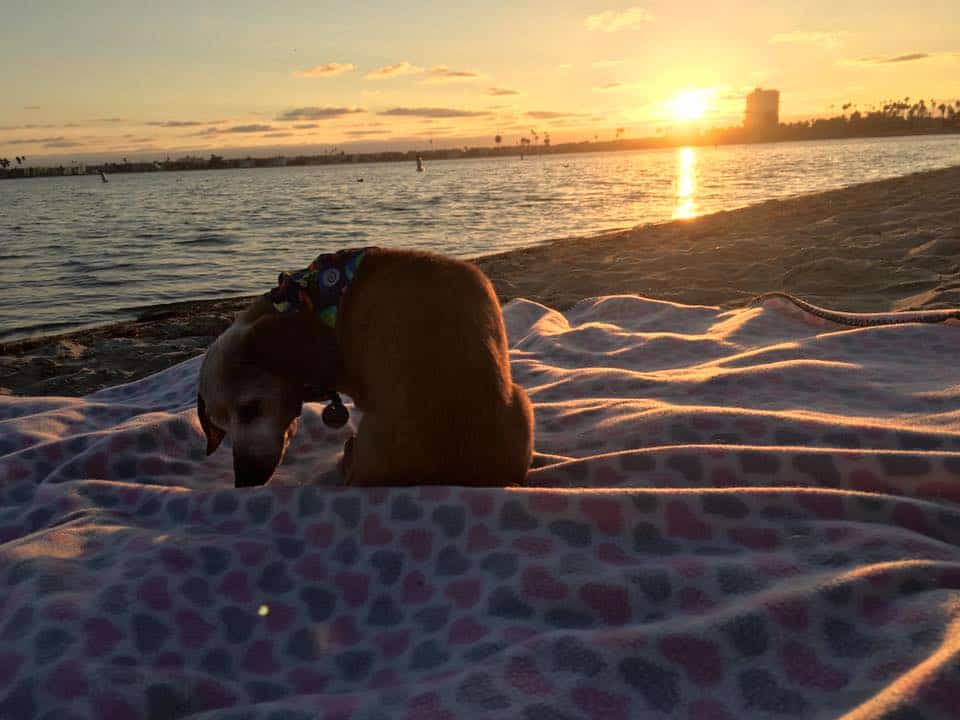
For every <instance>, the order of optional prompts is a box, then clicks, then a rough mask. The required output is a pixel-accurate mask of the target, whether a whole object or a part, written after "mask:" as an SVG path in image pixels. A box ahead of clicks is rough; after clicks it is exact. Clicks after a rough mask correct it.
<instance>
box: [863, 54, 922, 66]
mask: <svg viewBox="0 0 960 720" xmlns="http://www.w3.org/2000/svg"><path fill="white" fill-rule="evenodd" d="M931 57H933V55H931V54H930V53H921V52H914V53H906V54H904V55H891V56H888V57H872V58H859V59H857V60H850V61H848V64H850V65H889V64H891V63H904V62H913V61H914V60H926V59H927V58H931Z"/></svg>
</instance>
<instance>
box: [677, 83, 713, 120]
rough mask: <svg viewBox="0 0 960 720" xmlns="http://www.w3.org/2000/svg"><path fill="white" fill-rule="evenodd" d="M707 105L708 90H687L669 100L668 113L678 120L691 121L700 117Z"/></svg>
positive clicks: (708, 101)
mask: <svg viewBox="0 0 960 720" xmlns="http://www.w3.org/2000/svg"><path fill="white" fill-rule="evenodd" d="M709 105H710V91H709V90H689V91H687V92H683V93H680V94H679V95H677V96H676V97H675V98H673V100H671V101H670V113H671V115H672V116H673V119H674V120H676V121H678V122H691V121H693V120H699V119H700V118H702V117H703V116H704V113H706V111H707V107H708V106H709Z"/></svg>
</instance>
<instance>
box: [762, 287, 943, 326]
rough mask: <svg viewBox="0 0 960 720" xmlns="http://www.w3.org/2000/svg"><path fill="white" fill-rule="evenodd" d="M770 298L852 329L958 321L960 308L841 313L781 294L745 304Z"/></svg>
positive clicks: (768, 295)
mask: <svg viewBox="0 0 960 720" xmlns="http://www.w3.org/2000/svg"><path fill="white" fill-rule="evenodd" d="M770 298H781V299H783V300H788V301H790V302H791V303H793V304H794V305H796V306H797V307H798V308H800V309H801V310H803V311H804V312H808V313H810V314H811V315H816V316H817V317H820V318H823V319H824V320H829V321H830V322H835V323H838V324H840V325H850V326H853V327H873V326H877V325H902V324H904V323H941V322H944V321H945V320H960V308H956V309H950V308H946V309H943V310H907V311H904V312H889V313H855V312H843V311H840V310H827V309H826V308H822V307H817V306H816V305H811V304H810V303H808V302H807V301H806V300H801V299H800V298H798V297H794V296H793V295H788V294H787V293H782V292H770V293H764V294H763V295H757V296H756V297H755V298H753V299H751V300H750V301H749V302H748V303H747V307H755V306H757V305H762V304H763V302H764V301H765V300H769V299H770Z"/></svg>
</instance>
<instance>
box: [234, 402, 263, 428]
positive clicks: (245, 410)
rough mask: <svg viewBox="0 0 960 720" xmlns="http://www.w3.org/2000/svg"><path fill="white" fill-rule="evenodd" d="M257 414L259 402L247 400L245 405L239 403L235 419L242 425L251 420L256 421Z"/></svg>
mask: <svg viewBox="0 0 960 720" xmlns="http://www.w3.org/2000/svg"><path fill="white" fill-rule="evenodd" d="M259 414H260V401H259V400H249V401H247V402H245V403H241V404H240V406H239V407H238V408H237V418H238V419H239V420H240V422H242V423H248V422H250V421H252V420H256V418H257V416H258V415H259Z"/></svg>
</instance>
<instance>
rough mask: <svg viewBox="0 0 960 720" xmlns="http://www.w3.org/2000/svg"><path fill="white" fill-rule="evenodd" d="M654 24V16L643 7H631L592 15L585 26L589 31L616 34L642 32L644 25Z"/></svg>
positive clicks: (585, 22)
mask: <svg viewBox="0 0 960 720" xmlns="http://www.w3.org/2000/svg"><path fill="white" fill-rule="evenodd" d="M649 22H653V15H651V14H650V12H649V11H647V10H645V9H644V8H642V7H631V8H627V9H626V10H621V11H619V12H617V11H616V10H604V11H603V12H602V13H597V14H596V15H590V16H589V17H588V18H587V19H586V20H584V21H583V24H584V25H585V26H586V28H587V30H600V31H603V32H616V31H617V30H640V29H642V28H643V26H644V24H646V23H649Z"/></svg>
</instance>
